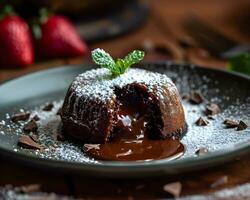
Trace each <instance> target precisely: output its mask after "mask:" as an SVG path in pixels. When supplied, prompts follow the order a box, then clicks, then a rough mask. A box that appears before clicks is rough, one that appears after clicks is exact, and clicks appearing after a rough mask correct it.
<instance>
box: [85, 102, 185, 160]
mask: <svg viewBox="0 0 250 200" xmlns="http://www.w3.org/2000/svg"><path fill="white" fill-rule="evenodd" d="M145 112H146V107H145V105H143V104H137V105H124V104H122V105H121V106H120V108H119V111H118V122H117V126H116V131H117V132H116V137H115V138H114V139H113V141H112V142H111V143H106V144H85V145H84V149H85V151H86V153H87V154H88V155H89V156H91V157H94V158H96V159H98V160H114V161H151V160H159V159H163V158H164V159H165V158H167V159H169V160H172V159H176V158H178V157H180V156H182V155H183V153H184V150H185V148H184V146H183V144H181V143H180V142H179V140H175V139H166V140H151V139H149V138H148V137H147V135H146V134H145V126H146V124H147V122H146V121H145Z"/></svg>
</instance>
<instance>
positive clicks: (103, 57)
mask: <svg viewBox="0 0 250 200" xmlns="http://www.w3.org/2000/svg"><path fill="white" fill-rule="evenodd" d="M144 55H145V53H144V52H143V51H139V50H134V51H132V52H131V53H129V54H128V55H127V56H126V57H125V58H123V59H121V58H118V59H117V60H116V61H114V60H113V58H112V57H111V56H110V55H109V54H108V53H107V52H105V51H104V50H103V49H99V48H98V49H95V50H93V51H92V60H93V62H94V63H95V64H97V65H100V66H101V67H104V68H107V69H109V70H110V72H111V73H112V75H113V76H119V75H120V74H123V73H124V72H125V71H126V70H127V69H128V68H129V67H130V66H131V65H133V64H136V63H138V62H140V61H141V60H142V59H143V58H144Z"/></svg>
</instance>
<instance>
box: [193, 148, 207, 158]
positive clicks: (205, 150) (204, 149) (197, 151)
mask: <svg viewBox="0 0 250 200" xmlns="http://www.w3.org/2000/svg"><path fill="white" fill-rule="evenodd" d="M207 153H208V149H207V148H205V147H201V148H199V149H198V150H196V152H195V154H196V155H198V156H201V155H205V154H207Z"/></svg>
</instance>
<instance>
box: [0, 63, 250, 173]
mask: <svg viewBox="0 0 250 200" xmlns="http://www.w3.org/2000/svg"><path fill="white" fill-rule="evenodd" d="M150 64H151V65H152V64H158V65H159V64H160V65H162V66H163V65H165V66H169V65H177V66H180V67H186V66H187V67H190V68H198V69H199V68H201V69H205V70H209V71H214V72H216V71H219V72H223V73H226V74H229V75H233V76H237V77H240V78H243V79H246V80H247V81H250V76H247V75H244V74H241V73H238V72H232V71H226V70H224V69H217V68H207V67H200V66H196V65H192V64H188V63H187V64H185V63H175V62H161V61H158V62H145V63H143V64H142V66H143V65H150ZM87 66H88V67H94V66H95V65H93V64H81V65H62V66H60V67H53V68H50V69H45V70H40V71H37V72H31V73H28V74H26V75H23V76H18V77H16V78H11V79H8V80H5V81H3V82H0V87H2V86H4V85H5V84H8V82H11V81H16V80H19V79H25V78H27V77H32V76H34V75H35V76H36V75H44V74H46V73H52V72H56V71H58V72H61V71H64V70H66V71H67V70H71V69H72V67H77V68H83V67H84V68H86V67H87ZM247 152H250V138H249V140H247V141H244V142H241V143H237V144H235V145H234V146H232V147H227V148H225V149H223V150H216V151H213V152H212V153H208V154H206V155H203V156H197V157H187V158H183V159H179V160H178V159H177V160H173V161H165V160H164V159H163V160H154V161H150V162H117V161H102V162H101V163H100V164H96V163H80V162H74V161H65V160H56V159H48V158H41V157H37V156H35V155H32V154H27V153H23V152H15V151H13V150H9V149H6V148H3V147H1V146H0V155H3V156H7V157H8V158H10V159H13V160H18V161H20V162H22V163H24V164H25V161H26V162H27V161H29V163H26V164H35V165H39V166H38V167H42V168H44V167H45V168H48V167H50V168H51V167H52V168H54V169H56V170H58V168H60V170H63V171H64V170H66V171H71V172H72V170H73V171H74V172H81V173H84V172H85V173H84V174H85V175H97V176H104V177H110V174H112V177H128V175H129V176H130V175H132V177H135V176H136V177H137V176H138V177H139V176H155V175H157V174H162V173H164V174H179V173H182V172H187V171H191V170H194V169H196V168H199V169H202V168H206V167H208V166H207V165H209V166H215V165H218V164H220V163H222V162H227V161H230V160H232V159H234V158H235V157H237V156H239V155H241V154H245V153H247ZM211 159H214V160H217V161H216V162H212V163H211ZM191 166H192V167H193V169H190V168H191ZM152 169H153V170H152ZM149 171H150V172H152V174H149V173H148V174H147V173H146V172H149ZM97 172H98V173H97ZM139 172H140V173H139ZM145 173H146V174H145Z"/></svg>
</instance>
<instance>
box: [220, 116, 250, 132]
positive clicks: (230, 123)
mask: <svg viewBox="0 0 250 200" xmlns="http://www.w3.org/2000/svg"><path fill="white" fill-rule="evenodd" d="M223 124H225V127H226V128H237V129H236V130H237V131H241V130H245V129H246V128H247V127H248V126H247V124H246V123H245V122H244V121H242V120H240V121H239V122H237V121H234V120H231V119H225V121H224V122H223Z"/></svg>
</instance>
